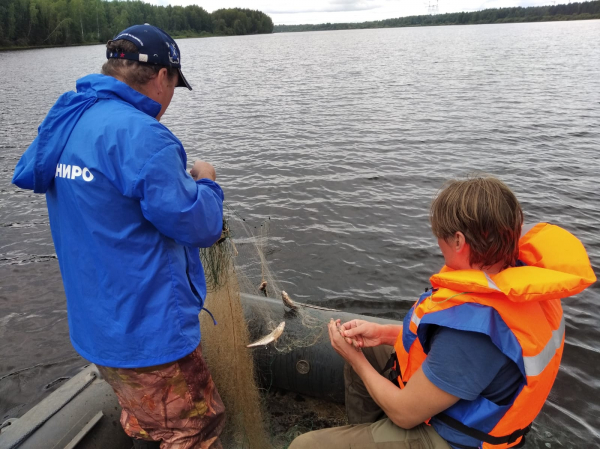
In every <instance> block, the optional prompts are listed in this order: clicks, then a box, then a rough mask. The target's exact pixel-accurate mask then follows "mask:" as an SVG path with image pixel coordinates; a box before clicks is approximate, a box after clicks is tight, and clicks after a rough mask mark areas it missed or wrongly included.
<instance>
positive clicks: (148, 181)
mask: <svg viewBox="0 0 600 449" xmlns="http://www.w3.org/2000/svg"><path fill="white" fill-rule="evenodd" d="M180 154H181V153H180V148H179V147H178V146H177V145H172V146H168V147H166V148H164V149H163V150H161V151H159V152H158V153H156V154H155V155H154V156H153V157H152V158H151V159H150V160H149V161H148V162H147V163H146V165H145V166H144V168H143V169H142V171H141V172H140V174H139V176H138V178H137V181H136V182H135V187H134V190H135V191H136V192H137V194H138V195H139V196H140V198H141V199H140V204H141V206H142V213H143V214H144V217H146V219H147V220H148V221H150V222H151V223H152V224H153V225H154V226H156V228H157V229H158V230H159V231H160V232H161V233H162V234H164V235H166V236H167V237H171V238H172V239H174V240H175V241H177V242H178V243H180V244H183V245H186V246H190V247H195V248H196V247H200V248H207V247H209V246H211V245H212V244H213V243H215V242H216V241H217V240H218V239H219V238H220V237H221V231H222V229H223V191H222V190H221V187H219V185H218V184H217V183H216V182H214V181H211V180H210V179H200V180H198V181H194V180H193V178H192V177H191V176H190V175H189V174H188V173H187V172H186V170H185V166H184V162H183V160H182V158H181V155H180Z"/></svg>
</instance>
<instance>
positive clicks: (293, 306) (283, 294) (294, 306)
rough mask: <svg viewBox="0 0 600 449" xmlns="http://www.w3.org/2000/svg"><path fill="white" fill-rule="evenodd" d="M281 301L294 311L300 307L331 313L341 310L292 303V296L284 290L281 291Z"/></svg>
mask: <svg viewBox="0 0 600 449" xmlns="http://www.w3.org/2000/svg"><path fill="white" fill-rule="evenodd" d="M281 300H282V301H283V303H284V304H285V305H286V307H288V308H290V309H292V310H296V309H298V307H308V308H310V309H317V310H328V311H329V312H339V310H337V309H328V308H327V307H320V306H313V305H312V304H304V303H301V302H296V301H292V299H291V298H290V296H289V295H288V294H287V293H286V292H284V291H283V290H282V291H281Z"/></svg>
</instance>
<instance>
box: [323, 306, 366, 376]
mask: <svg viewBox="0 0 600 449" xmlns="http://www.w3.org/2000/svg"><path fill="white" fill-rule="evenodd" d="M338 326H340V320H335V321H334V320H333V318H332V319H331V320H330V321H329V325H328V326H327V327H328V330H329V340H330V341H331V346H332V347H333V349H334V350H335V352H337V353H338V354H339V355H341V356H342V357H343V358H344V360H346V362H348V363H349V364H350V365H352V366H354V364H355V363H356V362H357V361H360V359H363V360H364V361H366V359H365V356H364V354H363V353H362V351H357V348H356V347H355V346H353V345H352V342H350V343H347V342H346V339H345V338H344V337H342V335H341V333H340V329H338ZM367 363H368V362H367Z"/></svg>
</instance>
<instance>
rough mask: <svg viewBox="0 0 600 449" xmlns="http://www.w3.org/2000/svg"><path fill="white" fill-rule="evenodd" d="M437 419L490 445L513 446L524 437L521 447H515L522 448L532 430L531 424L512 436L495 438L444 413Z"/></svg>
mask: <svg viewBox="0 0 600 449" xmlns="http://www.w3.org/2000/svg"><path fill="white" fill-rule="evenodd" d="M435 418H436V419H438V420H440V421H441V422H443V423H444V424H446V425H448V426H450V427H452V428H453V429H455V430H458V431H459V432H462V433H464V434H465V435H467V436H470V437H473V438H475V439H477V440H480V441H483V442H485V443H488V444H511V443H514V442H515V441H517V440H518V439H519V438H520V437H523V439H522V440H521V442H520V443H519V445H518V446H515V447H522V446H523V445H524V444H525V435H527V433H528V432H529V431H530V430H531V424H529V425H528V426H527V427H525V428H524V429H518V430H515V431H514V432H513V433H511V434H510V435H506V436H503V437H495V436H493V435H490V434H489V433H485V432H482V431H481V430H477V429H473V428H472V427H469V426H466V425H464V424H463V423H461V422H460V421H458V420H456V419H454V418H452V417H451V416H448V415H445V414H444V413H440V414H439V415H436V416H435ZM452 444H454V443H452Z"/></svg>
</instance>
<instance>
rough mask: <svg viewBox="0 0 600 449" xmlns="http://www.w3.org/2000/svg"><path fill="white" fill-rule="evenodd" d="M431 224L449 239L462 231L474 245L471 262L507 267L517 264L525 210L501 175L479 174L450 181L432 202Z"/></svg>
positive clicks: (438, 232) (437, 231) (473, 263)
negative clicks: (495, 176) (496, 176)
mask: <svg viewBox="0 0 600 449" xmlns="http://www.w3.org/2000/svg"><path fill="white" fill-rule="evenodd" d="M429 219H430V221H431V228H432V230H433V233H434V235H435V236H436V237H438V238H441V239H444V240H446V241H448V240H449V239H451V238H452V237H453V236H454V235H455V234H456V232H459V231H460V232H462V233H463V234H464V236H465V240H466V242H467V243H468V244H469V246H470V248H471V257H470V260H469V262H470V264H471V265H479V266H481V267H491V266H492V265H495V264H497V263H498V262H502V264H503V267H502V268H503V269H504V268H508V267H512V266H515V264H516V262H517V259H518V257H519V238H520V236H521V227H522V226H523V211H522V210H521V206H520V204H519V201H517V198H516V197H515V195H514V193H513V192H512V191H511V190H510V189H509V188H508V187H507V186H506V185H505V184H504V183H503V182H502V181H500V180H499V179H496V178H494V177H492V176H477V177H472V178H469V179H465V180H451V181H448V182H447V183H446V185H445V187H444V188H443V189H442V190H441V191H440V192H439V193H438V195H437V196H436V198H435V199H434V200H433V202H432V204H431V209H430V213H429Z"/></svg>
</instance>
